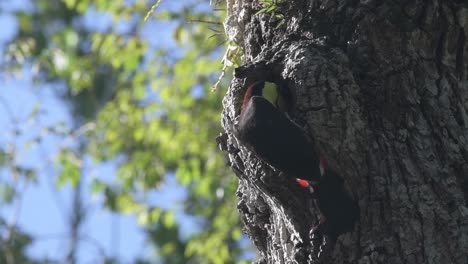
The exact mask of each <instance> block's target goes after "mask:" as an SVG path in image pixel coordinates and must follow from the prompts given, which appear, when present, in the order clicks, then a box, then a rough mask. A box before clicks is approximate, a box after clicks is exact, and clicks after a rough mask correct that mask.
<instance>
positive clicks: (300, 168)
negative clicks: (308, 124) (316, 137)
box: [234, 82, 320, 182]
mask: <svg viewBox="0 0 468 264" xmlns="http://www.w3.org/2000/svg"><path fill="white" fill-rule="evenodd" d="M264 85H265V82H256V83H254V84H252V85H250V86H249V87H248V89H247V91H246V92H245V95H244V100H243V103H242V108H241V114H240V117H239V122H238V124H237V126H236V127H235V131H234V134H235V135H236V137H237V138H238V139H239V140H240V141H242V142H243V143H244V144H245V145H247V146H248V147H249V148H250V149H251V150H253V151H254V152H255V153H256V154H257V156H258V157H259V158H260V159H262V160H263V161H265V162H267V163H268V164H270V165H271V166H272V167H274V168H276V169H279V170H281V171H282V172H284V173H286V174H287V175H289V176H291V177H293V178H302V179H306V180H309V181H312V182H317V181H318V180H319V178H320V169H319V158H318V155H317V154H316V153H315V150H314V147H313V144H312V143H311V142H310V140H309V139H308V138H307V137H306V136H305V133H304V131H303V130H302V129H301V128H300V127H298V126H297V125H296V124H295V123H294V122H292V121H291V120H290V119H289V118H288V117H287V116H286V115H285V114H284V113H283V112H282V111H281V110H280V109H278V108H276V107H275V106H274V105H273V104H272V103H270V102H269V101H268V100H267V99H266V98H265V97H263V89H264ZM283 89H287V88H284V87H278V88H277V100H276V104H277V105H279V104H278V102H280V100H282V101H285V102H286V105H287V99H288V98H284V96H282V95H283V94H287V91H283ZM281 97H283V98H281Z"/></svg>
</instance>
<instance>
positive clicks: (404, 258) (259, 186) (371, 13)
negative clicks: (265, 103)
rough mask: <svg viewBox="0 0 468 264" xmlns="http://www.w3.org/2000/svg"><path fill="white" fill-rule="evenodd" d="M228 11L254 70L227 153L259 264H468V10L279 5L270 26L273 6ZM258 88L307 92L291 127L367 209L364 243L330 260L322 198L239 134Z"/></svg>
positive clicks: (235, 95) (237, 96)
mask: <svg viewBox="0 0 468 264" xmlns="http://www.w3.org/2000/svg"><path fill="white" fill-rule="evenodd" d="M227 2H228V3H227V8H228V16H227V18H226V21H225V26H226V32H227V35H228V37H229V38H230V39H231V40H234V41H235V42H236V43H237V44H238V45H239V46H241V47H242V48H243V49H244V57H243V63H244V65H243V66H242V67H240V68H239V69H237V71H236V77H235V78H234V79H233V81H232V83H231V86H230V88H229V90H228V92H227V94H226V97H225V99H224V101H223V103H224V112H223V117H222V124H223V127H224V128H225V134H223V135H222V136H221V137H220V138H219V139H220V140H219V143H220V145H221V146H223V149H224V150H226V152H227V153H228V156H229V160H230V163H231V166H232V168H233V170H234V171H235V172H236V174H237V176H238V177H239V188H238V192H237V194H238V196H239V204H238V209H239V211H240V214H241V217H242V219H243V222H244V225H245V228H244V230H245V232H246V233H247V235H248V236H249V237H250V238H251V240H252V241H253V243H254V244H255V246H256V247H257V248H258V251H259V259H258V260H257V262H258V263H307V262H309V263H318V262H320V263H437V264H438V263H459V264H467V263H468V209H467V204H468V114H467V112H468V81H467V77H466V76H467V73H466V70H465V67H466V65H467V62H468V46H467V45H466V41H465V40H466V36H467V34H468V4H467V3H466V1H461V0H460V1H442V0H439V1H436V0H428V1H398V0H397V1H376V0H375V1H373V0H369V1H337V0H323V1H317V0H315V1H314V0H309V1H305V0H297V1H277V2H278V3H276V5H277V9H276V10H274V11H273V12H271V11H268V12H263V13H262V12H261V13H259V14H256V13H257V12H258V11H259V10H260V9H261V8H262V7H265V5H266V4H265V3H261V2H258V1H250V0H249V1H247V0H232V1H227ZM265 2H267V1H265ZM282 17H283V19H284V20H283V19H282ZM282 22H284V23H283V24H282ZM253 79H267V80H281V81H282V82H284V83H285V84H286V85H287V86H288V87H289V88H290V89H292V90H293V91H294V93H295V97H296V100H295V104H294V111H293V113H292V114H291V118H292V119H293V120H294V121H295V122H296V123H297V124H299V125H300V126H302V127H303V128H304V131H306V132H305V133H307V135H308V136H309V137H311V138H313V139H314V142H315V145H316V148H317V149H318V150H319V151H320V153H322V155H324V156H325V157H327V159H328V160H329V163H330V164H331V167H332V168H334V170H336V171H337V172H338V173H339V174H340V175H341V176H342V177H343V178H344V179H345V182H346V186H347V187H348V189H349V190H350V192H351V193H352V196H353V197H354V198H355V199H356V201H358V204H359V208H360V216H359V220H358V223H357V224H356V226H355V228H354V231H353V232H351V233H348V234H344V235H341V236H340V237H339V238H338V240H337V242H336V243H335V244H334V245H332V247H331V248H330V249H329V254H327V255H325V256H323V254H322V256H321V257H320V258H319V260H318V262H317V260H316V258H315V257H316V256H315V255H316V254H317V252H316V251H314V248H313V247H312V246H310V243H309V241H308V240H309V239H308V232H309V230H310V228H311V227H312V226H313V225H314V224H315V222H316V221H317V217H318V212H317V210H316V209H315V207H314V205H313V202H312V198H310V195H308V194H307V193H306V192H304V191H302V190H301V188H300V187H299V186H298V185H297V184H296V183H295V182H294V181H292V180H291V179H290V178H288V177H284V176H283V174H282V173H280V172H279V171H277V170H275V169H274V168H272V167H270V166H268V164H266V163H264V162H262V161H261V160H259V159H258V158H257V157H256V156H255V155H254V154H253V153H252V152H250V151H249V150H248V149H247V148H245V146H243V144H242V142H239V141H238V140H237V139H236V138H235V136H234V135H233V126H234V124H236V122H237V119H238V116H239V112H240V107H241V103H242V102H241V101H242V96H243V93H244V92H245V89H246V85H247V84H248V83H250V82H251V80H253ZM284 140H287V138H285V139H284Z"/></svg>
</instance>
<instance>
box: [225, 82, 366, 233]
mask: <svg viewBox="0 0 468 264" xmlns="http://www.w3.org/2000/svg"><path fill="white" fill-rule="evenodd" d="M264 88H265V82H255V83H253V84H251V85H250V86H249V87H248V88H247V90H246V92H245V94H244V99H243V102H242V108H241V113H240V116H239V122H238V124H237V126H236V127H235V131H234V134H235V135H236V137H237V138H238V139H239V140H240V141H241V142H242V143H244V144H245V145H247V147H249V148H250V149H251V150H252V151H254V152H255V154H256V155H257V156H258V157H259V158H260V159H262V160H263V161H265V162H267V163H268V164H270V165H271V166H272V167H274V168H276V169H278V170H281V171H282V172H284V173H285V174H286V175H288V176H290V177H293V179H296V181H297V182H298V183H299V184H300V185H301V186H302V187H305V188H307V189H308V190H309V191H310V193H311V195H312V197H313V198H314V200H315V202H316V204H317V206H318V208H319V210H320V222H319V224H318V225H317V226H315V227H313V228H312V230H311V233H312V234H314V235H318V236H319V237H323V235H327V236H328V237H329V238H330V239H332V240H336V238H337V237H338V236H339V235H341V234H343V233H346V232H349V231H352V229H353V227H354V223H355V222H356V220H357V217H358V212H359V208H358V206H357V203H356V202H355V201H354V200H353V199H352V198H351V196H350V195H349V193H348V192H347V191H346V190H345V187H344V181H343V179H342V178H341V177H340V176H339V175H338V174H336V173H335V172H334V171H333V170H331V169H330V168H329V167H328V164H327V161H326V159H325V158H324V157H321V156H319V155H318V154H317V153H316V151H315V148H314V146H313V144H312V143H311V141H310V140H309V138H308V137H307V136H306V135H305V133H304V131H303V130H302V129H301V128H300V127H299V126H297V125H296V124H295V123H294V122H292V121H291V120H290V119H289V118H288V117H287V116H286V114H285V113H284V112H283V111H282V110H286V111H287V109H288V103H290V101H291V98H288V97H289V95H290V93H289V91H288V90H287V88H285V87H277V89H276V98H275V99H272V102H273V103H274V105H273V104H272V102H270V101H268V100H267V99H266V98H265V97H264V94H263V90H264ZM275 106H276V107H275ZM280 108H285V109H280Z"/></svg>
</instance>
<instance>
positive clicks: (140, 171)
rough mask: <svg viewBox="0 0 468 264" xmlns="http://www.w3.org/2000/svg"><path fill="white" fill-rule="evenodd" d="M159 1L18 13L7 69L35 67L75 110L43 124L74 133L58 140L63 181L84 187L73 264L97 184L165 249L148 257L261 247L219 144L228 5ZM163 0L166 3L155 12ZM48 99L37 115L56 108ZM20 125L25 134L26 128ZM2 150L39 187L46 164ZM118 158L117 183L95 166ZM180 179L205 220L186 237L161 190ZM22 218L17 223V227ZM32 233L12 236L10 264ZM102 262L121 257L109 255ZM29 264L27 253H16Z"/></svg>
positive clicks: (21, 177) (83, 2)
mask: <svg viewBox="0 0 468 264" xmlns="http://www.w3.org/2000/svg"><path fill="white" fill-rule="evenodd" d="M159 2H161V1H157V3H150V4H148V3H146V2H145V1H123V0H117V1H104V0H98V1H88V0H79V1H73V0H71V1H68V0H67V1H60V0H54V1H49V0H47V1H45V0H39V1H33V2H32V3H30V4H31V8H30V9H25V10H23V9H21V10H18V11H15V16H16V17H17V19H18V25H19V30H18V34H17V35H16V36H15V39H14V40H13V41H11V43H9V45H8V47H7V48H6V49H5V57H4V61H3V68H2V71H3V74H10V75H15V74H17V73H20V72H21V71H22V70H23V69H24V68H25V67H30V68H31V69H32V72H33V73H34V74H33V78H34V81H35V82H36V84H37V87H38V89H53V90H54V92H55V93H56V94H59V95H60V96H61V98H62V99H63V101H64V102H66V104H67V106H68V107H69V111H70V113H71V116H72V117H73V124H71V125H70V126H68V127H67V125H66V124H54V125H51V126H47V127H43V129H42V131H46V133H41V132H38V133H37V134H38V135H37V137H35V140H36V141H37V142H39V143H40V142H41V141H45V138H47V137H48V136H50V135H51V134H53V136H58V137H61V138H62V139H63V140H64V141H67V142H70V141H71V143H69V144H64V145H63V146H60V148H58V149H57V152H58V153H57V154H58V155H57V156H58V157H57V159H56V160H57V162H58V168H57V169H56V170H55V171H54V174H53V180H54V182H55V183H56V184H57V186H58V187H62V186H72V187H73V188H74V189H75V194H74V199H73V202H72V203H73V205H72V206H71V208H72V209H71V210H70V211H71V213H69V215H68V216H67V217H68V218H67V219H69V225H70V227H69V229H70V232H69V234H68V235H67V237H64V238H63V239H64V240H68V241H69V242H70V243H69V244H70V246H69V250H68V253H67V254H66V256H65V258H66V259H67V261H68V262H69V263H76V262H79V260H78V259H77V250H78V248H79V247H80V243H82V242H83V240H84V238H86V237H87V234H85V233H84V231H83V230H82V228H81V226H82V225H83V223H84V222H85V221H87V220H86V219H87V217H86V216H87V215H88V208H89V204H90V203H91V201H90V199H89V198H88V197H87V196H86V195H85V193H86V191H87V190H92V191H93V192H94V193H95V194H102V195H104V197H105V205H106V207H107V208H108V209H109V210H111V211H114V212H117V213H121V214H135V215H136V217H137V218H138V220H139V223H140V224H141V225H142V226H143V227H144V229H145V232H146V234H147V238H148V239H149V240H150V242H151V243H153V247H154V248H155V250H154V251H155V252H156V254H155V255H156V257H154V258H152V259H149V260H145V259H143V257H142V259H141V262H139V263H143V262H145V261H148V262H150V263H154V262H155V261H160V262H163V263H234V262H242V261H243V260H245V255H243V253H245V252H247V251H248V250H249V247H248V245H247V246H246V243H242V242H241V239H242V233H241V227H240V223H239V217H238V214H237V212H236V210H234V208H235V203H236V201H235V196H234V193H235V186H236V182H237V179H236V178H235V177H234V175H232V173H231V172H230V169H229V168H227V167H226V166H225V161H224V158H223V156H222V155H221V154H220V153H219V150H218V149H217V146H216V144H215V141H214V138H215V137H216V135H217V134H218V133H219V131H221V127H220V124H219V115H220V112H221V101H222V96H223V93H224V89H222V88H221V87H226V81H225V80H221V82H220V83H219V87H220V88H218V89H217V90H216V91H214V92H210V91H211V86H212V85H213V84H215V83H217V81H218V77H219V75H220V73H221V71H220V70H221V68H222V64H221V59H222V56H223V53H224V51H225V46H226V45H224V43H225V42H226V40H225V38H224V37H223V35H222V31H223V30H222V25H221V21H222V18H223V16H224V13H225V11H224V10H225V8H224V7H223V5H218V6H210V5H209V4H208V3H207V2H206V1H184V2H183V3H175V4H174V3H173V4H171V5H165V3H164V1H162V2H163V3H161V5H159ZM153 4H155V6H154V7H155V10H156V11H155V12H154V13H153V14H152V15H150V16H149V17H148V20H147V21H145V19H144V17H145V16H146V15H147V13H148V11H149V10H150V9H151V6H152V5H153ZM158 5H159V6H158ZM213 9H216V10H213ZM90 17H91V19H90ZM90 20H92V21H93V22H94V23H91V24H92V25H90V23H89V21H90ZM163 22H164V23H166V24H165V25H167V26H168V27H170V28H172V29H173V30H172V33H170V34H167V33H166V34H164V35H163V34H162V32H164V30H162V29H161V30H159V31H158V30H157V29H156V30H154V34H155V35H154V36H152V37H150V38H149V37H148V33H146V35H145V33H144V32H142V28H144V27H146V28H148V27H149V26H148V25H153V26H154V27H156V28H157V27H162V25H161V24H159V23H163ZM213 30H214V31H213ZM165 31H166V32H167V31H170V30H167V29H166V30H165ZM159 33H161V34H159ZM219 33H221V34H219ZM161 43H162V44H161ZM163 44H165V45H163ZM45 85H47V86H45ZM37 108H38V109H37V111H35V112H34V113H32V115H31V117H32V119H33V120H35V118H36V117H37V116H38V115H41V114H44V113H42V112H41V111H40V110H41V108H42V107H41V106H38V107H37ZM14 123H17V122H16V121H14ZM18 123H19V122H18ZM15 125H16V124H15ZM17 125H18V126H20V127H21V129H19V131H20V133H21V131H24V130H26V128H24V127H22V125H23V124H17ZM2 149H3V148H2ZM19 151H20V152H21V149H20V150H19ZM2 153H4V156H5V157H6V158H5V159H1V160H2V163H1V165H3V166H4V167H5V168H10V167H11V168H14V170H12V171H11V173H10V174H9V175H11V174H13V173H14V172H20V173H18V177H17V178H18V181H24V182H26V183H27V184H34V180H30V179H29V178H34V177H32V176H31V175H34V173H36V172H38V171H35V170H31V169H29V168H27V167H26V168H23V167H21V166H19V165H20V164H17V158H16V156H15V155H17V154H16V152H12V151H7V150H6V148H5V150H4V151H3V152H2ZM90 160H91V161H90ZM3 161H5V162H3ZM106 162H111V163H115V164H117V167H118V170H117V175H116V176H115V177H112V178H115V181H108V180H103V177H100V175H98V176H97V177H96V176H92V175H90V174H91V173H90V172H89V171H90V168H92V167H93V166H98V165H99V164H103V163H106ZM38 173H39V172H38ZM28 177H29V178H28ZM171 177H175V179H176V181H177V182H178V183H179V184H181V185H182V186H184V188H185V189H186V191H187V197H186V198H185V200H184V202H183V204H182V208H183V210H184V212H185V213H186V214H188V215H191V216H193V217H194V218H195V219H197V223H198V226H199V228H197V230H193V231H194V232H193V234H191V235H190V236H189V237H187V238H184V237H181V235H180V233H181V231H180V222H179V221H178V220H177V219H176V217H177V216H176V214H175V206H172V207H169V208H163V207H161V206H158V205H155V204H154V198H151V194H152V191H154V190H158V189H164V182H165V181H167V178H171ZM7 178H8V177H5V178H2V181H1V184H2V186H3V187H4V189H6V190H10V191H9V192H8V191H7V192H5V193H11V194H12V196H13V197H16V198H19V197H20V196H21V191H18V190H16V189H15V186H16V185H17V184H16V183H14V184H11V182H9V181H8V180H7ZM35 179H36V180H37V178H35ZM2 203H4V204H8V203H9V201H8V200H3V201H2ZM15 224H16V223H8V225H9V226H10V228H11V229H16V228H17V227H16V225H15ZM21 237H23V236H21ZM24 237H25V238H27V236H24ZM31 239H33V240H34V239H35V238H31ZM37 239H38V240H39V239H40V238H37ZM21 241H23V240H21ZM27 241H28V240H24V242H22V243H21V244H17V243H16V244H15V243H13V241H12V240H2V245H3V247H2V253H1V254H0V257H2V259H1V260H0V262H2V263H3V261H4V259H3V257H4V256H5V257H4V258H5V259H7V253H8V252H12V250H13V249H12V248H13V247H15V250H16V248H17V249H18V250H23V249H25V246H26V245H27V243H26V242H27ZM214 249H216V250H214ZM7 260H8V259H7ZM99 260H100V261H108V262H119V259H118V258H114V256H110V255H108V253H106V254H105V256H100V257H99ZM46 261H47V260H46ZM57 261H63V259H61V260H57ZM19 262H22V258H19V257H15V258H13V259H12V260H8V261H6V263H9V264H10V263H19Z"/></svg>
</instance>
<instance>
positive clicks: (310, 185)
mask: <svg viewBox="0 0 468 264" xmlns="http://www.w3.org/2000/svg"><path fill="white" fill-rule="evenodd" d="M296 182H297V183H299V185H300V186H301V187H304V188H307V189H309V191H310V193H314V192H315V190H314V187H313V185H315V184H317V183H318V182H309V181H306V180H303V179H299V178H296Z"/></svg>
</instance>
